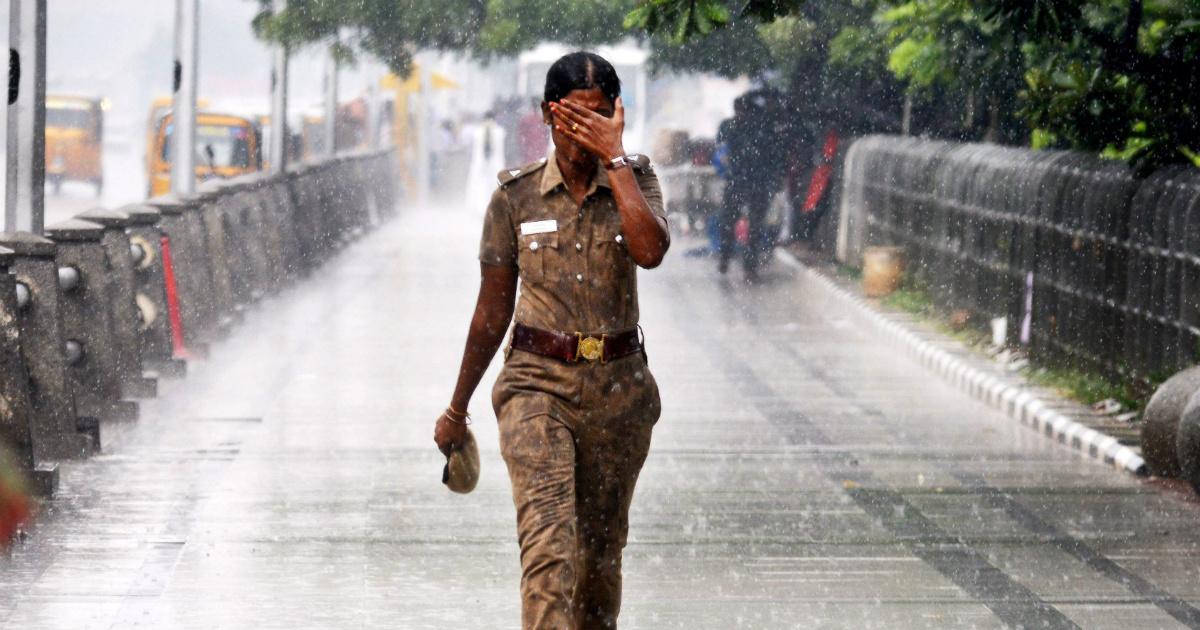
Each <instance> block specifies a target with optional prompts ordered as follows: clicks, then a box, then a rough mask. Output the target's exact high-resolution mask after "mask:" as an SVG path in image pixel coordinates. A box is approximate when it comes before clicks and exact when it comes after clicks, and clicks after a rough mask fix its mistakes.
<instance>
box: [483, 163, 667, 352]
mask: <svg viewBox="0 0 1200 630" xmlns="http://www.w3.org/2000/svg"><path fill="white" fill-rule="evenodd" d="M631 157H635V158H636V159H635V160H632V163H631V166H630V168H632V169H633V171H634V173H635V174H636V176H637V181H638V185H639V186H640V188H641V190H642V195H643V196H644V197H645V198H646V202H647V203H648V204H649V205H650V210H651V212H653V213H654V214H655V215H656V216H660V217H664V218H665V217H666V214H665V212H664V211H663V200H662V191H661V189H660V188H659V186H658V178H657V177H655V175H654V169H653V168H651V166H650V161H649V160H648V159H647V158H645V157H643V156H631ZM499 182H500V187H499V188H498V189H497V190H496V192H495V194H494V195H493V196H492V201H491V203H490V204H489V205H488V209H487V216H486V217H485V219H484V224H483V238H482V242H481V244H480V247H479V260H480V261H481V262H483V263H485V264H488V265H495V266H498V267H505V268H508V269H516V270H517V271H518V272H519V274H520V278H521V290H520V297H519V299H518V301H517V307H516V315H515V319H516V321H517V322H519V323H521V324H524V325H526V326H530V327H533V328H541V329H543V330H554V331H561V332H567V333H575V332H582V333H585V334H588V333H596V334H599V333H611V332H619V331H623V330H628V329H630V328H634V327H635V326H637V323H638V298H637V264H636V263H635V262H634V261H633V257H632V256H630V254H629V250H628V249H627V248H626V246H625V237H624V235H623V234H622V233H621V216H620V214H619V213H618V212H617V203H616V200H615V199H614V198H613V194H612V189H611V188H610V186H609V183H608V172H607V171H606V170H604V168H603V167H600V168H598V169H597V170H596V175H595V176H594V177H593V178H592V182H591V183H590V184H589V187H588V191H587V195H586V196H585V198H584V201H583V205H582V207H580V206H579V205H577V204H576V203H575V200H574V199H573V198H572V197H571V194H570V193H569V192H567V187H566V185H565V184H564V183H563V178H562V173H561V172H560V171H559V168H558V163H557V162H556V161H555V159H554V156H553V155H551V156H550V157H549V158H547V159H546V160H545V161H542V162H538V163H535V164H531V165H529V166H526V167H523V168H520V169H514V170H511V171H504V172H502V173H501V174H500V178H499Z"/></svg>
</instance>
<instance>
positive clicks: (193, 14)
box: [171, 0, 200, 195]
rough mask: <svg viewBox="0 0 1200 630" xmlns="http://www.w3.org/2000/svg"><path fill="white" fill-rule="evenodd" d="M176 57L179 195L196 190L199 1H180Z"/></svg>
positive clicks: (174, 170)
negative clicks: (177, 55) (177, 56)
mask: <svg viewBox="0 0 1200 630" xmlns="http://www.w3.org/2000/svg"><path fill="white" fill-rule="evenodd" d="M176 8H177V13H176V14H175V20H176V29H175V31H176V35H177V37H178V38H179V39H178V41H177V42H176V51H177V53H178V54H179V58H178V59H176V66H175V67H176V69H177V71H178V82H177V83H176V85H175V88H176V89H175V95H174V101H173V102H172V104H171V105H172V109H173V111H172V113H171V121H172V122H171V124H172V125H173V129H172V131H171V144H172V154H173V155H172V156H171V191H172V192H174V193H175V194H177V195H187V194H191V193H192V192H194V191H195V190H196V70H197V59H198V57H199V32H200V29H199V27H200V14H199V0H178V2H177V3H176Z"/></svg>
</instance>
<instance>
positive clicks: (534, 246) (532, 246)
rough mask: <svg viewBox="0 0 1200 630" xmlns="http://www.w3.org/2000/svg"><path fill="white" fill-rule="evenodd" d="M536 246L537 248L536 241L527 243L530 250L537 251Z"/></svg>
mask: <svg viewBox="0 0 1200 630" xmlns="http://www.w3.org/2000/svg"><path fill="white" fill-rule="evenodd" d="M537 248H538V244H537V241H534V242H532V243H530V244H529V249H530V250H531V251H535V252H536V251H537Z"/></svg>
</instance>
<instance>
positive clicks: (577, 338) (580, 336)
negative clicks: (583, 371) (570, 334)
mask: <svg viewBox="0 0 1200 630" xmlns="http://www.w3.org/2000/svg"><path fill="white" fill-rule="evenodd" d="M581 345H583V333H581V332H577V333H575V356H573V357H571V362H572V363H578V362H579V346H581Z"/></svg>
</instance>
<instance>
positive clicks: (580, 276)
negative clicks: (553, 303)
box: [575, 274, 583, 282]
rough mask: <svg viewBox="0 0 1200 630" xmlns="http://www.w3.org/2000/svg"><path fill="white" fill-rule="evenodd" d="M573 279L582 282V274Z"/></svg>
mask: <svg viewBox="0 0 1200 630" xmlns="http://www.w3.org/2000/svg"><path fill="white" fill-rule="evenodd" d="M575 279H576V280H578V281H580V282H583V274H579V275H577V276H575Z"/></svg>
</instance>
